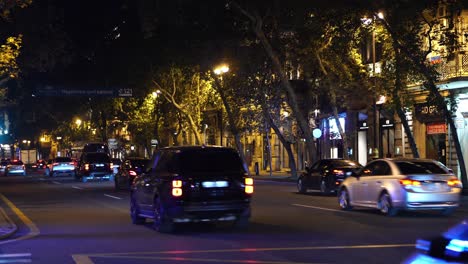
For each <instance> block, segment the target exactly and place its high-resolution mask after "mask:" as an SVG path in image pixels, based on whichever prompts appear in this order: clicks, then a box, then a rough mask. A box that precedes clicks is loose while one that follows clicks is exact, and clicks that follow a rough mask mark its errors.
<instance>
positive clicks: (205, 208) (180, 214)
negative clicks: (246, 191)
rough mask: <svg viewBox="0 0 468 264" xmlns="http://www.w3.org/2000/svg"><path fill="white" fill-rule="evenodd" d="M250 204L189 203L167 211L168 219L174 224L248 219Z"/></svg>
mask: <svg viewBox="0 0 468 264" xmlns="http://www.w3.org/2000/svg"><path fill="white" fill-rule="evenodd" d="M250 214H251V209H250V202H236V203H225V204H219V203H217V204H209V203H207V204H204V203H190V204H187V205H178V206H175V207H172V208H169V209H168V217H169V218H172V219H173V221H174V222H179V223H180V222H211V221H232V220H236V219H238V218H239V217H247V218H249V217H250Z"/></svg>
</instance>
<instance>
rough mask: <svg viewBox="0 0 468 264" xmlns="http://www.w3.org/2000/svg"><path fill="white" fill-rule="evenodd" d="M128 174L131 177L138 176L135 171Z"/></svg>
mask: <svg viewBox="0 0 468 264" xmlns="http://www.w3.org/2000/svg"><path fill="white" fill-rule="evenodd" d="M128 174H130V176H136V175H137V173H136V172H135V171H132V170H131V171H128Z"/></svg>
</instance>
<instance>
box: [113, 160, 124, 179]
mask: <svg viewBox="0 0 468 264" xmlns="http://www.w3.org/2000/svg"><path fill="white" fill-rule="evenodd" d="M111 161H112V174H114V175H115V174H117V173H118V172H119V169H120V165H121V164H122V160H121V159H117V158H113V159H111Z"/></svg>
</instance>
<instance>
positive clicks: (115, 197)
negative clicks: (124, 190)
mask: <svg viewBox="0 0 468 264" xmlns="http://www.w3.org/2000/svg"><path fill="white" fill-rule="evenodd" d="M104 196H107V197H110V198H114V199H117V200H122V198H120V197H117V196H113V195H110V194H104Z"/></svg>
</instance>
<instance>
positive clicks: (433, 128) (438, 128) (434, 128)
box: [426, 124, 447, 135]
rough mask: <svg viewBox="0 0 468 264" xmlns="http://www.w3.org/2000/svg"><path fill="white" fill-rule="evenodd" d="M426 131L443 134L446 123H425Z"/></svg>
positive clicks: (430, 133)
mask: <svg viewBox="0 0 468 264" xmlns="http://www.w3.org/2000/svg"><path fill="white" fill-rule="evenodd" d="M426 132H427V134H428V135H435V134H445V133H447V125H446V124H427V126H426Z"/></svg>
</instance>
